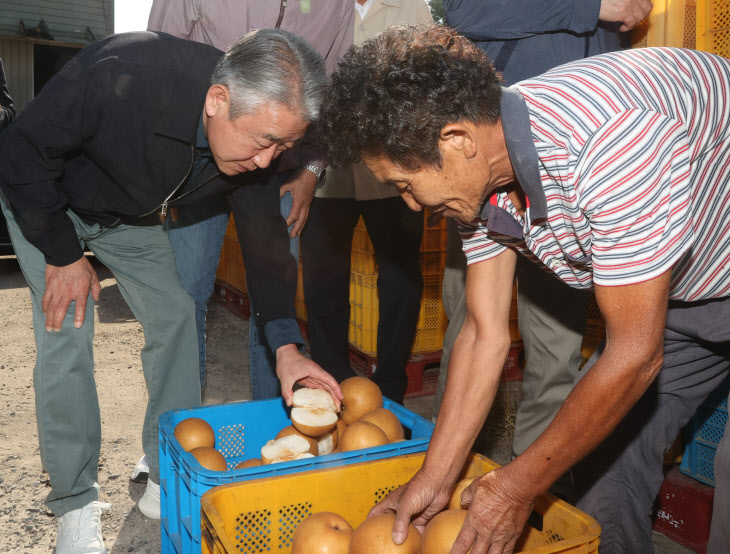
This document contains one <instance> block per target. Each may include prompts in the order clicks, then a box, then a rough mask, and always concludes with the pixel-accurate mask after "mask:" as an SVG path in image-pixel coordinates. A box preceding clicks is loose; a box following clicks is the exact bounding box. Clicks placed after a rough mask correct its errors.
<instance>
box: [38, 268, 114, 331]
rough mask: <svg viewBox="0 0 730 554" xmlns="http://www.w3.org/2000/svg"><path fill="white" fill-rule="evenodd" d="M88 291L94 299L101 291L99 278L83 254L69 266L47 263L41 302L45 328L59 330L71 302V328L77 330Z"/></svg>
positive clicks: (84, 311)
mask: <svg viewBox="0 0 730 554" xmlns="http://www.w3.org/2000/svg"><path fill="white" fill-rule="evenodd" d="M89 290H91V296H92V297H93V298H94V300H96V301H98V300H99V292H101V285H100V284H99V278H98V277H97V276H96V271H94V268H93V267H91V264H90V263H89V261H88V260H87V259H86V257H85V256H82V257H81V259H79V260H77V261H75V262H74V263H72V264H69V265H64V266H60V267H59V266H55V265H47V266H46V292H45V294H44V295H43V301H42V304H41V307H42V308H43V313H44V314H46V331H49V332H50V331H60V330H61V325H62V324H63V319H64V318H65V317H66V312H68V308H69V306H70V305H71V302H76V312H75V314H74V327H76V328H77V329H79V328H80V327H81V326H82V325H83V324H84V315H85V314H86V300H87V299H88V297H89Z"/></svg>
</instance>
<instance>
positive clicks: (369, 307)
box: [349, 271, 449, 356]
mask: <svg viewBox="0 0 730 554" xmlns="http://www.w3.org/2000/svg"><path fill="white" fill-rule="evenodd" d="M442 279H443V276H442V275H424V277H423V295H422V296H421V309H420V311H419V314H418V324H417V328H416V337H415V339H414V341H413V348H412V349H411V352H413V353H420V352H435V351H437V350H441V346H442V345H443V339H444V333H445V332H446V327H447V325H448V323H449V321H448V319H447V318H446V314H445V312H444V306H443V303H442V302H441V281H442ZM378 302H379V296H378V276H377V275H360V274H358V273H356V272H354V271H353V272H351V273H350V329H349V340H350V343H351V344H352V345H353V346H354V347H355V348H357V349H358V350H360V351H361V352H363V353H364V354H369V355H371V356H375V355H376V354H377V350H378V320H379V318H380V309H379V305H378Z"/></svg>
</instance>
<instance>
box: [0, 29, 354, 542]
mask: <svg viewBox="0 0 730 554" xmlns="http://www.w3.org/2000/svg"><path fill="white" fill-rule="evenodd" d="M211 75H212V78H211ZM326 84H327V81H326V77H325V70H324V62H323V60H322V58H321V56H320V55H319V54H317V53H316V51H315V50H314V49H313V48H312V47H311V46H310V45H309V43H307V42H306V41H305V40H303V39H301V38H299V37H296V36H295V35H292V34H290V33H286V32H284V31H277V30H267V31H259V32H255V33H250V34H249V35H246V36H245V37H244V38H242V39H241V40H240V41H238V42H237V43H236V44H235V45H233V47H232V48H231V49H230V50H229V52H228V53H227V54H226V55H225V56H223V54H222V52H220V51H219V50H216V49H215V48H212V47H210V46H206V45H202V44H198V43H194V42H189V41H185V40H181V39H177V38H175V37H172V36H170V35H165V34H157V33H134V34H126V35H118V36H113V37H110V38H107V39H104V40H100V41H98V42H96V43H94V44H92V45H90V46H88V47H87V48H85V49H84V50H83V51H82V52H81V53H80V54H79V55H78V56H77V57H76V58H74V60H73V61H71V62H70V63H69V64H68V65H67V66H66V67H64V69H63V70H62V71H61V72H60V73H59V74H58V75H57V76H56V77H55V78H54V79H53V80H52V81H51V82H49V84H48V85H47V86H46V88H45V89H44V90H43V92H42V93H41V94H40V95H39V96H38V97H37V99H36V100H35V101H34V102H33V103H32V104H31V105H30V106H28V108H27V109H26V110H25V111H24V112H23V114H22V115H21V116H20V117H19V118H18V119H17V120H16V122H15V123H14V124H13V125H12V126H11V127H10V128H9V129H8V130H7V131H6V132H5V133H4V134H3V136H2V138H1V139H0V205H2V209H3V212H4V213H5V215H6V217H7V218H8V224H9V229H10V234H11V237H12V240H13V244H14V247H15V251H16V253H17V256H18V261H19V262H20V265H21V267H22V269H23V272H24V274H25V277H26V279H27V280H28V283H29V284H30V288H31V297H32V301H33V316H34V329H35V335H36V344H37V348H38V359H37V363H36V367H35V370H34V384H35V391H36V408H37V420H38V433H39V438H40V446H41V456H42V458H43V464H44V466H45V469H46V470H47V471H48V473H49V475H50V480H51V486H52V490H51V493H50V494H49V496H48V498H47V501H46V502H47V504H48V506H49V508H50V509H51V510H52V511H53V512H54V513H55V514H56V515H57V516H58V517H59V532H58V540H57V548H56V552H57V553H58V554H66V553H80V552H106V549H105V548H104V545H103V540H102V536H101V524H100V512H101V509H103V508H104V505H103V504H101V503H99V502H98V484H97V483H96V481H97V462H98V458H99V450H100V436H101V425H100V419H99V408H98V400H97V395H96V388H95V384H94V362H93V348H92V341H93V335H94V327H93V325H94V314H93V304H94V303H93V300H97V299H98V296H99V291H100V286H99V281H98V279H97V276H96V273H95V272H94V270H93V268H92V267H91V265H90V264H89V262H88V261H87V260H86V258H85V257H84V255H83V247H84V245H86V246H88V247H89V248H90V249H91V250H92V251H93V252H94V254H95V255H96V257H97V258H98V259H99V260H100V261H101V262H102V263H104V264H105V265H106V266H107V267H109V269H110V270H111V271H112V272H113V274H114V276H115V277H116V280H117V283H118V285H119V288H120V290H121V292H122V294H123V295H124V297H125V299H126V301H127V303H128V304H129V306H130V308H131V309H132V311H133V312H134V314H135V316H136V317H137V319H138V320H139V321H140V323H141V324H142V326H143V328H144V333H145V340H146V344H145V347H144V349H143V350H142V366H143V370H144V374H145V381H146V383H147V389H148V392H149V398H150V399H149V404H148V407H147V412H146V414H145V420H144V430H143V445H144V450H145V454H146V455H147V457H148V459H149V460H150V465H151V468H150V481H149V482H148V486H147V491H146V492H145V495H144V497H143V498H142V500H140V509H141V510H142V512H143V513H144V514H145V515H147V516H148V517H158V518H159V510H160V508H159V486H158V485H157V484H156V483H159V476H158V473H159V468H158V459H157V458H158V455H157V448H158V446H157V422H158V416H159V415H160V414H161V413H163V412H165V411H167V410H170V409H175V408H187V407H192V406H197V405H199V404H200V381H199V378H198V352H197V340H196V328H195V316H194V305H193V302H192V300H191V299H190V297H189V296H188V294H187V293H186V292H185V290H184V289H183V288H182V286H181V285H180V284H179V281H178V276H177V270H176V267H175V259H174V256H173V253H172V250H171V248H170V244H169V241H168V239H167V236H166V234H165V233H164V232H163V231H162V228H161V226H160V225H159V219H158V217H157V213H158V212H161V213H163V214H164V213H166V212H167V210H168V209H169V207H171V206H176V205H180V204H185V203H193V202H196V201H198V200H199V199H200V198H203V197H205V196H210V195H215V194H225V193H226V192H227V191H231V190H234V189H237V188H239V187H241V186H243V188H247V187H246V186H245V185H246V184H247V180H246V175H245V174H246V172H249V171H253V170H256V169H258V168H265V167H267V166H268V165H269V163H270V162H271V161H272V160H273V159H274V158H276V157H277V156H278V155H279V154H280V153H281V152H282V151H284V150H286V149H288V148H290V147H292V146H293V145H294V144H295V143H296V142H297V140H299V139H300V138H301V137H302V136H303V135H304V132H305V131H306V129H307V126H308V124H309V122H311V121H312V120H313V119H315V118H316V117H317V111H318V106H319V103H320V101H321V98H322V94H323V91H324V89H325V87H326ZM248 188H251V189H254V187H248ZM274 200H275V201H274V202H273V203H271V207H269V204H268V203H267V202H266V201H264V200H263V199H260V198H259V197H258V196H257V195H256V191H255V190H254V191H252V196H251V202H250V204H252V205H251V207H250V208H249V209H250V212H251V214H252V219H254V221H253V222H252V223H251V225H254V226H258V227H261V228H266V226H267V224H268V225H269V226H270V228H271V230H272V233H271V234H264V233H262V234H260V235H257V234H256V233H252V234H249V235H248V236H247V240H248V241H249V243H250V244H251V250H252V251H254V252H255V254H252V256H251V263H249V260H248V259H247V260H246V266H247V269H248V271H249V279H250V280H251V282H256V283H257V286H256V287H255V288H253V290H252V292H253V294H254V295H256V294H257V293H258V297H257V298H256V303H257V308H258V310H259V311H260V312H261V313H262V314H264V317H265V318H266V319H267V320H269V319H276V318H280V317H286V316H287V315H289V307H288V306H287V303H286V302H281V301H279V300H278V296H284V297H286V296H287V295H286V294H279V295H277V294H276V292H277V291H276V285H277V283H279V282H281V279H282V277H281V276H282V275H284V274H285V273H286V272H291V271H296V268H295V267H289V265H287V262H288V261H289V260H291V257H290V256H286V255H280V254H277V249H281V248H283V249H284V252H286V251H288V236H287V233H286V227H285V224H284V223H283V222H282V223H281V225H280V226H279V227H277V225H278V222H281V217H280V216H279V212H278V208H279V206H278V198H275V199H274ZM257 202H258V203H257ZM274 215H275V216H276V217H273V216H274ZM267 222H273V223H270V224H269V223H267ZM263 241H265V244H258V243H259V242H263ZM259 252H263V254H259ZM293 264H294V262H293V260H292V261H291V264H290V265H291V266H293ZM92 299H93V300H92ZM291 303H292V304H293V302H291ZM72 304H75V306H74V307H72V306H71V305H72ZM291 310H293V306H292V308H291ZM290 350H292V349H287V351H286V353H287V355H290V357H291V358H292V361H291V363H289V364H286V365H284V366H282V368H280V373H279V375H280V377H281V379H282V389H283V390H285V391H288V392H289V394H291V387H292V385H293V383H294V382H295V381H299V382H301V383H304V384H305V385H306V386H314V387H320V388H324V389H326V390H328V391H329V392H330V393H331V394H333V396H335V397H339V396H341V391H340V390H339V387H338V385H337V383H336V381H334V379H332V378H331V377H330V376H329V375H328V374H327V373H325V372H324V371H323V370H321V369H320V368H319V367H318V366H316V365H315V364H313V363H309V362H308V361H307V360H305V359H304V358H302V359H294V358H295V357H296V356H300V355H299V354H298V352H296V348H295V347H294V348H293V350H294V351H295V352H294V353H292V352H290Z"/></svg>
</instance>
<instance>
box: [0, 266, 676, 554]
mask: <svg viewBox="0 0 730 554" xmlns="http://www.w3.org/2000/svg"><path fill="white" fill-rule="evenodd" d="M96 267H97V271H98V273H99V279H100V281H101V286H102V292H101V299H100V301H99V303H98V304H97V306H96V337H95V341H94V355H95V360H96V381H97V389H98V392H99V403H100V406H101V417H102V446H101V459H100V464H99V484H100V485H101V493H100V500H101V501H102V502H109V503H111V504H112V508H111V510H109V511H108V512H106V513H105V514H104V515H103V517H102V522H103V526H104V538H105V542H106V545H107V548H108V550H109V552H111V553H114V554H116V553H123V552H138V553H145V554H146V553H149V554H152V553H156V552H159V551H160V524H159V522H158V521H152V520H149V519H147V518H145V517H144V516H142V514H141V513H140V512H139V510H138V509H137V508H136V503H137V501H138V500H139V498H140V497H141V496H142V494H143V493H144V485H140V484H136V483H132V482H131V481H130V480H129V474H130V472H131V470H132V468H133V467H134V466H135V464H136V463H137V461H138V459H139V458H140V456H141V455H142V444H141V427H142V420H143V416H144V410H145V406H146V402H147V394H146V391H145V387H144V381H143V377H142V367H141V363H140V358H139V352H140V349H141V348H142V345H143V337H142V329H141V327H140V325H139V324H138V323H137V321H136V320H135V319H134V317H133V316H132V313H131V312H130V310H129V308H128V307H127V305H126V303H125V302H124V300H123V299H122V297H121V295H120V293H119V290H118V289H117V286H116V283H115V281H114V279H113V278H112V277H111V274H110V272H109V271H108V270H106V269H105V268H103V267H101V266H98V265H97V266H96ZM0 306H2V308H3V311H4V314H5V317H4V318H3V319H4V320H3V321H2V324H1V329H0V414H2V415H1V417H0V462H1V463H2V472H0V552H1V553H13V554H15V553H18V554H21V553H37V552H46V553H47V552H51V551H52V550H53V547H54V544H55V539H56V520H55V518H54V517H53V515H52V514H51V513H50V512H49V511H48V510H47V509H46V507H45V505H44V504H43V500H44V498H45V496H46V495H47V494H48V492H49V491H50V488H49V483H48V476H47V474H45V473H44V472H43V470H42V467H41V460H40V455H39V449H38V434H37V431H36V424H35V407H34V399H33V398H34V397H33V387H32V372H33V365H34V363H35V345H34V342H33V326H32V318H31V305H30V296H29V293H28V289H27V286H26V284H25V281H24V279H23V277H22V274H21V272H20V270H19V268H18V265H17V262H16V261H15V259H14V258H12V257H5V258H3V257H0ZM247 345H248V323H247V322H246V321H244V320H242V319H240V318H239V317H237V316H235V315H233V314H232V313H230V312H228V311H227V310H225V309H224V308H222V307H220V306H218V305H217V304H214V303H211V304H210V309H209V313H208V378H207V383H206V388H205V390H204V392H203V403H204V404H219V403H224V402H232V401H239V400H247V399H250V398H251V391H250V385H249V379H248V366H247V363H246V360H247V358H248V354H247V348H248V346H247ZM500 398H502V399H504V401H505V402H506V404H508V405H509V406H511V409H512V410H514V409H515V406H516V402H517V401H518V399H519V385H509V386H506V387H503V390H502V391H501V393H500ZM432 405H433V397H431V396H428V397H423V398H417V399H411V400H407V401H406V407H408V408H409V409H411V410H413V411H415V412H417V413H419V414H421V415H423V416H424V417H428V418H430V416H431V410H432ZM503 413H504V406H503V405H500V406H497V407H496V409H495V410H493V414H499V415H493V416H492V417H490V420H488V422H487V425H485V430H484V432H483V433H482V436H481V437H480V439H479V442H478V445H477V447H476V449H478V450H479V451H481V452H483V453H484V454H486V455H487V456H489V457H491V458H493V459H495V460H497V461H499V462H502V463H504V461H506V458H507V456H508V453H509V450H508V444H509V427H510V426H509V420H505V418H504V417H502V416H501V414H503ZM655 545H656V549H657V552H658V553H665V554H683V553H687V552H689V550H686V549H684V548H682V547H681V546H679V545H677V544H676V543H673V542H671V541H669V540H668V539H666V538H665V537H663V536H662V535H658V534H655Z"/></svg>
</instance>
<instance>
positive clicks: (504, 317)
mask: <svg viewBox="0 0 730 554" xmlns="http://www.w3.org/2000/svg"><path fill="white" fill-rule="evenodd" d="M728 88H730V62H728V60H725V59H723V58H720V57H717V56H713V55H710V54H704V53H699V52H693V51H688V50H680V49H666V48H663V49H654V48H651V49H642V50H632V51H626V52H618V53H612V54H604V55H601V56H596V57H594V58H589V59H586V60H583V61H578V62H573V63H570V64H566V65H563V66H560V67H558V68H555V69H553V70H551V71H549V72H548V73H545V74H544V75H541V76H539V77H536V78H534V79H531V80H528V81H523V82H521V83H519V84H517V85H514V86H512V87H510V88H505V89H502V88H501V87H500V85H499V76H498V74H497V73H496V72H495V71H494V69H493V68H492V66H491V63H490V62H489V60H488V58H487V57H486V55H485V54H484V52H482V51H480V50H479V49H477V48H476V47H475V46H473V45H472V44H471V43H469V41H468V40H466V39H465V38H463V37H461V36H459V35H458V34H456V32H454V31H453V30H450V29H447V28H443V27H441V28H439V27H436V26H426V27H418V28H414V27H400V28H395V29H392V30H390V31H387V32H386V33H384V34H382V35H380V36H378V37H377V38H375V39H373V40H371V41H369V42H367V43H365V44H364V45H363V46H362V47H361V48H357V49H355V50H354V51H353V52H352V53H351V54H350V55H349V56H348V57H347V59H346V60H345V62H344V63H342V64H341V66H340V68H339V70H338V72H337V73H336V74H335V76H334V80H333V88H332V90H331V92H330V93H329V97H328V99H327V101H326V102H325V106H324V113H323V120H322V124H323V125H322V126H323V131H322V135H323V137H324V138H325V141H326V142H325V144H328V145H329V146H330V154H331V158H332V159H333V161H334V162H335V163H337V162H344V161H353V160H356V159H362V160H363V161H364V162H365V163H366V165H367V166H368V167H369V168H370V169H371V170H372V171H373V173H374V174H375V176H376V177H377V178H378V179H379V180H380V181H382V182H384V183H387V184H390V185H391V186H394V187H396V188H397V189H398V190H399V191H400V193H401V195H402V197H403V198H404V200H405V201H406V203H408V205H409V206H411V207H412V208H413V209H414V210H420V209H421V208H423V207H428V208H429V209H431V210H432V211H435V212H438V213H442V214H443V215H445V216H448V217H453V218H455V219H457V220H458V222H459V224H460V233H461V237H462V241H463V244H464V251H465V253H466V255H467V262H468V264H469V267H468V270H467V293H466V298H467V312H468V313H467V318H466V321H465V323H464V327H463V329H462V331H461V334H460V336H459V338H458V340H457V342H456V345H455V347H454V352H453V353H452V357H451V363H450V366H449V376H448V380H447V384H446V391H445V394H444V400H443V404H442V407H441V413H440V414H439V419H438V423H437V426H436V431H435V433H434V436H433V438H432V440H431V444H430V447H429V450H428V453H427V455H426V459H425V461H424V465H423V467H422V468H421V470H420V471H419V473H418V474H417V475H416V476H415V477H414V478H413V479H412V480H411V481H410V483H409V484H408V485H407V486H404V487H402V488H400V489H398V491H396V492H394V493H393V494H391V495H390V496H389V497H388V498H387V499H386V500H385V501H383V503H381V504H380V505H379V506H378V507H376V508H374V510H373V511H374V512H375V513H378V512H382V511H384V510H387V509H394V510H396V511H397V517H396V523H395V526H394V531H393V538H394V540H395V542H398V543H400V542H402V541H403V539H404V538H405V534H406V533H407V522H408V520H409V519H410V518H411V517H412V516H415V523H416V524H423V523H425V521H427V520H428V519H429V518H430V517H432V516H433V515H434V514H435V513H436V512H437V511H438V510H440V509H441V508H442V507H443V505H444V504H445V503H446V501H447V499H448V495H449V491H450V490H451V487H452V485H453V483H454V481H455V480H456V479H457V477H458V475H459V472H460V471H461V468H462V466H463V463H464V461H465V459H466V456H467V454H468V451H469V448H470V446H471V444H472V442H473V440H474V438H475V437H476V434H477V432H478V431H479V429H480V427H481V425H482V423H483V421H484V418H485V416H486V414H487V413H488V411H489V408H490V407H491V404H492V401H493V399H494V395H495V392H496V389H497V385H498V383H499V376H500V372H501V368H502V364H503V363H504V359H505V356H506V354H507V350H508V348H509V344H510V338H509V329H508V319H509V307H510V300H511V290H512V280H513V275H514V269H515V262H516V259H517V255H518V254H522V255H524V256H526V257H527V258H528V259H529V260H531V261H532V262H534V263H536V264H538V265H539V266H540V267H542V268H543V269H544V270H546V271H548V272H549V273H551V274H553V276H555V277H557V278H559V279H561V280H562V281H564V282H566V283H568V284H569V285H570V286H572V287H576V288H593V289H594V291H595V295H596V300H597V302H598V306H599V308H600V309H601V312H602V314H603V316H604V318H605V321H606V326H607V332H608V339H607V342H606V344H605V347H604V348H603V350H602V352H601V353H600V355H599V354H598V353H597V354H596V355H595V356H594V357H593V359H592V360H591V361H590V362H589V364H588V366H587V368H586V369H585V370H584V371H583V372H582V375H581V378H580V380H579V381H578V382H577V383H576V385H575V387H574V389H573V391H572V392H571V393H570V395H569V396H568V398H567V400H566V401H565V403H564V404H563V406H562V408H561V409H560V411H559V412H558V414H557V415H556V417H555V419H554V420H553V422H552V423H551V424H550V425H549V426H548V428H547V429H546V430H545V431H544V432H543V433H542V435H541V436H540V437H539V438H538V439H537V440H536V441H535V442H534V443H533V444H532V445H531V446H530V447H529V448H528V449H527V450H526V451H525V452H524V453H523V454H521V455H520V456H518V457H517V458H515V459H514V460H513V461H512V462H511V463H509V464H507V465H506V466H504V467H503V468H500V469H498V470H496V471H493V472H491V473H489V474H487V475H485V476H484V477H482V478H481V479H478V480H477V481H475V482H474V483H473V484H472V485H471V486H470V487H469V488H468V489H467V490H466V492H465V493H464V494H463V495H462V501H465V502H466V503H470V504H471V505H470V508H469V513H468V515H467V519H466V523H465V525H464V527H463V528H462V530H461V533H460V535H459V538H458V539H457V542H456V544H455V546H454V549H453V550H452V552H456V553H464V552H466V551H467V550H469V548H471V552H472V553H474V554H481V553H484V552H487V550H489V552H490V553H491V552H512V551H513V548H514V547H515V544H516V541H517V539H518V537H519V535H520V532H521V530H522V528H523V526H524V524H525V521H526V519H527V517H528V515H529V514H530V511H531V508H532V505H533V502H534V501H535V498H536V497H537V496H539V495H540V494H543V493H544V492H545V491H547V489H548V487H549V486H550V485H551V484H552V483H553V482H554V481H555V480H556V479H557V478H558V477H559V476H560V475H562V474H563V473H564V472H565V471H566V470H567V469H569V468H570V467H572V466H573V465H574V464H576V463H578V462H580V461H581V460H583V462H581V464H580V467H579V470H578V471H577V476H578V481H579V482H578V488H579V491H580V497H579V499H578V500H579V502H578V506H579V507H580V508H582V509H583V510H584V511H586V512H588V513H590V514H592V515H594V516H595V517H596V518H597V519H598V520H599V522H600V523H601V525H602V537H601V552H604V553H614V552H652V551H653V547H652V543H651V534H650V531H651V523H650V519H649V514H650V512H651V507H652V502H653V500H654V498H655V497H656V494H657V492H658V490H659V486H660V485H661V482H662V478H663V475H662V457H663V452H664V450H665V449H666V448H668V447H669V445H670V444H671V442H672V441H673V440H674V438H675V437H676V436H677V434H678V432H679V430H680V429H681V427H682V426H683V425H684V424H685V423H686V422H687V421H688V419H689V418H690V417H691V416H692V415H693V414H694V412H695V410H696V409H697V407H698V405H699V404H700V403H701V402H702V401H703V400H704V399H705V398H706V397H707V395H708V394H709V393H710V392H712V391H713V390H714V389H715V388H716V387H717V386H718V385H719V384H720V382H721V381H722V380H723V379H725V378H726V377H727V376H728V373H729V371H728V368H729V367H730V359H728V354H727V352H728V348H727V346H728V344H730V326H728V325H727V320H728V318H730V299H728V296H730V271H728V270H727V269H726V267H727V266H728V263H729V262H730V244H728V241H727V240H726V237H727V236H728V231H730V229H729V228H728V227H729V224H728V221H730V202H729V201H728V200H730V192H728V191H730V174H729V173H728V172H727V170H726V168H727V166H728V165H730V148H728V144H730V106H729V105H728V104H727V102H726V101H725V94H726V92H725V91H727V90H728ZM715 476H716V485H717V486H716V490H715V504H714V514H713V522H712V531H711V536H710V542H709V546H708V552H713V553H720V552H730V528H728V526H727V521H728V520H729V519H730V513H729V511H728V510H729V508H728V507H729V506H730V497H729V496H728V493H729V489H730V433H726V434H725V437H724V438H723V440H722V441H721V443H720V445H719V447H718V450H717V456H716V459H715Z"/></svg>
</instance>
